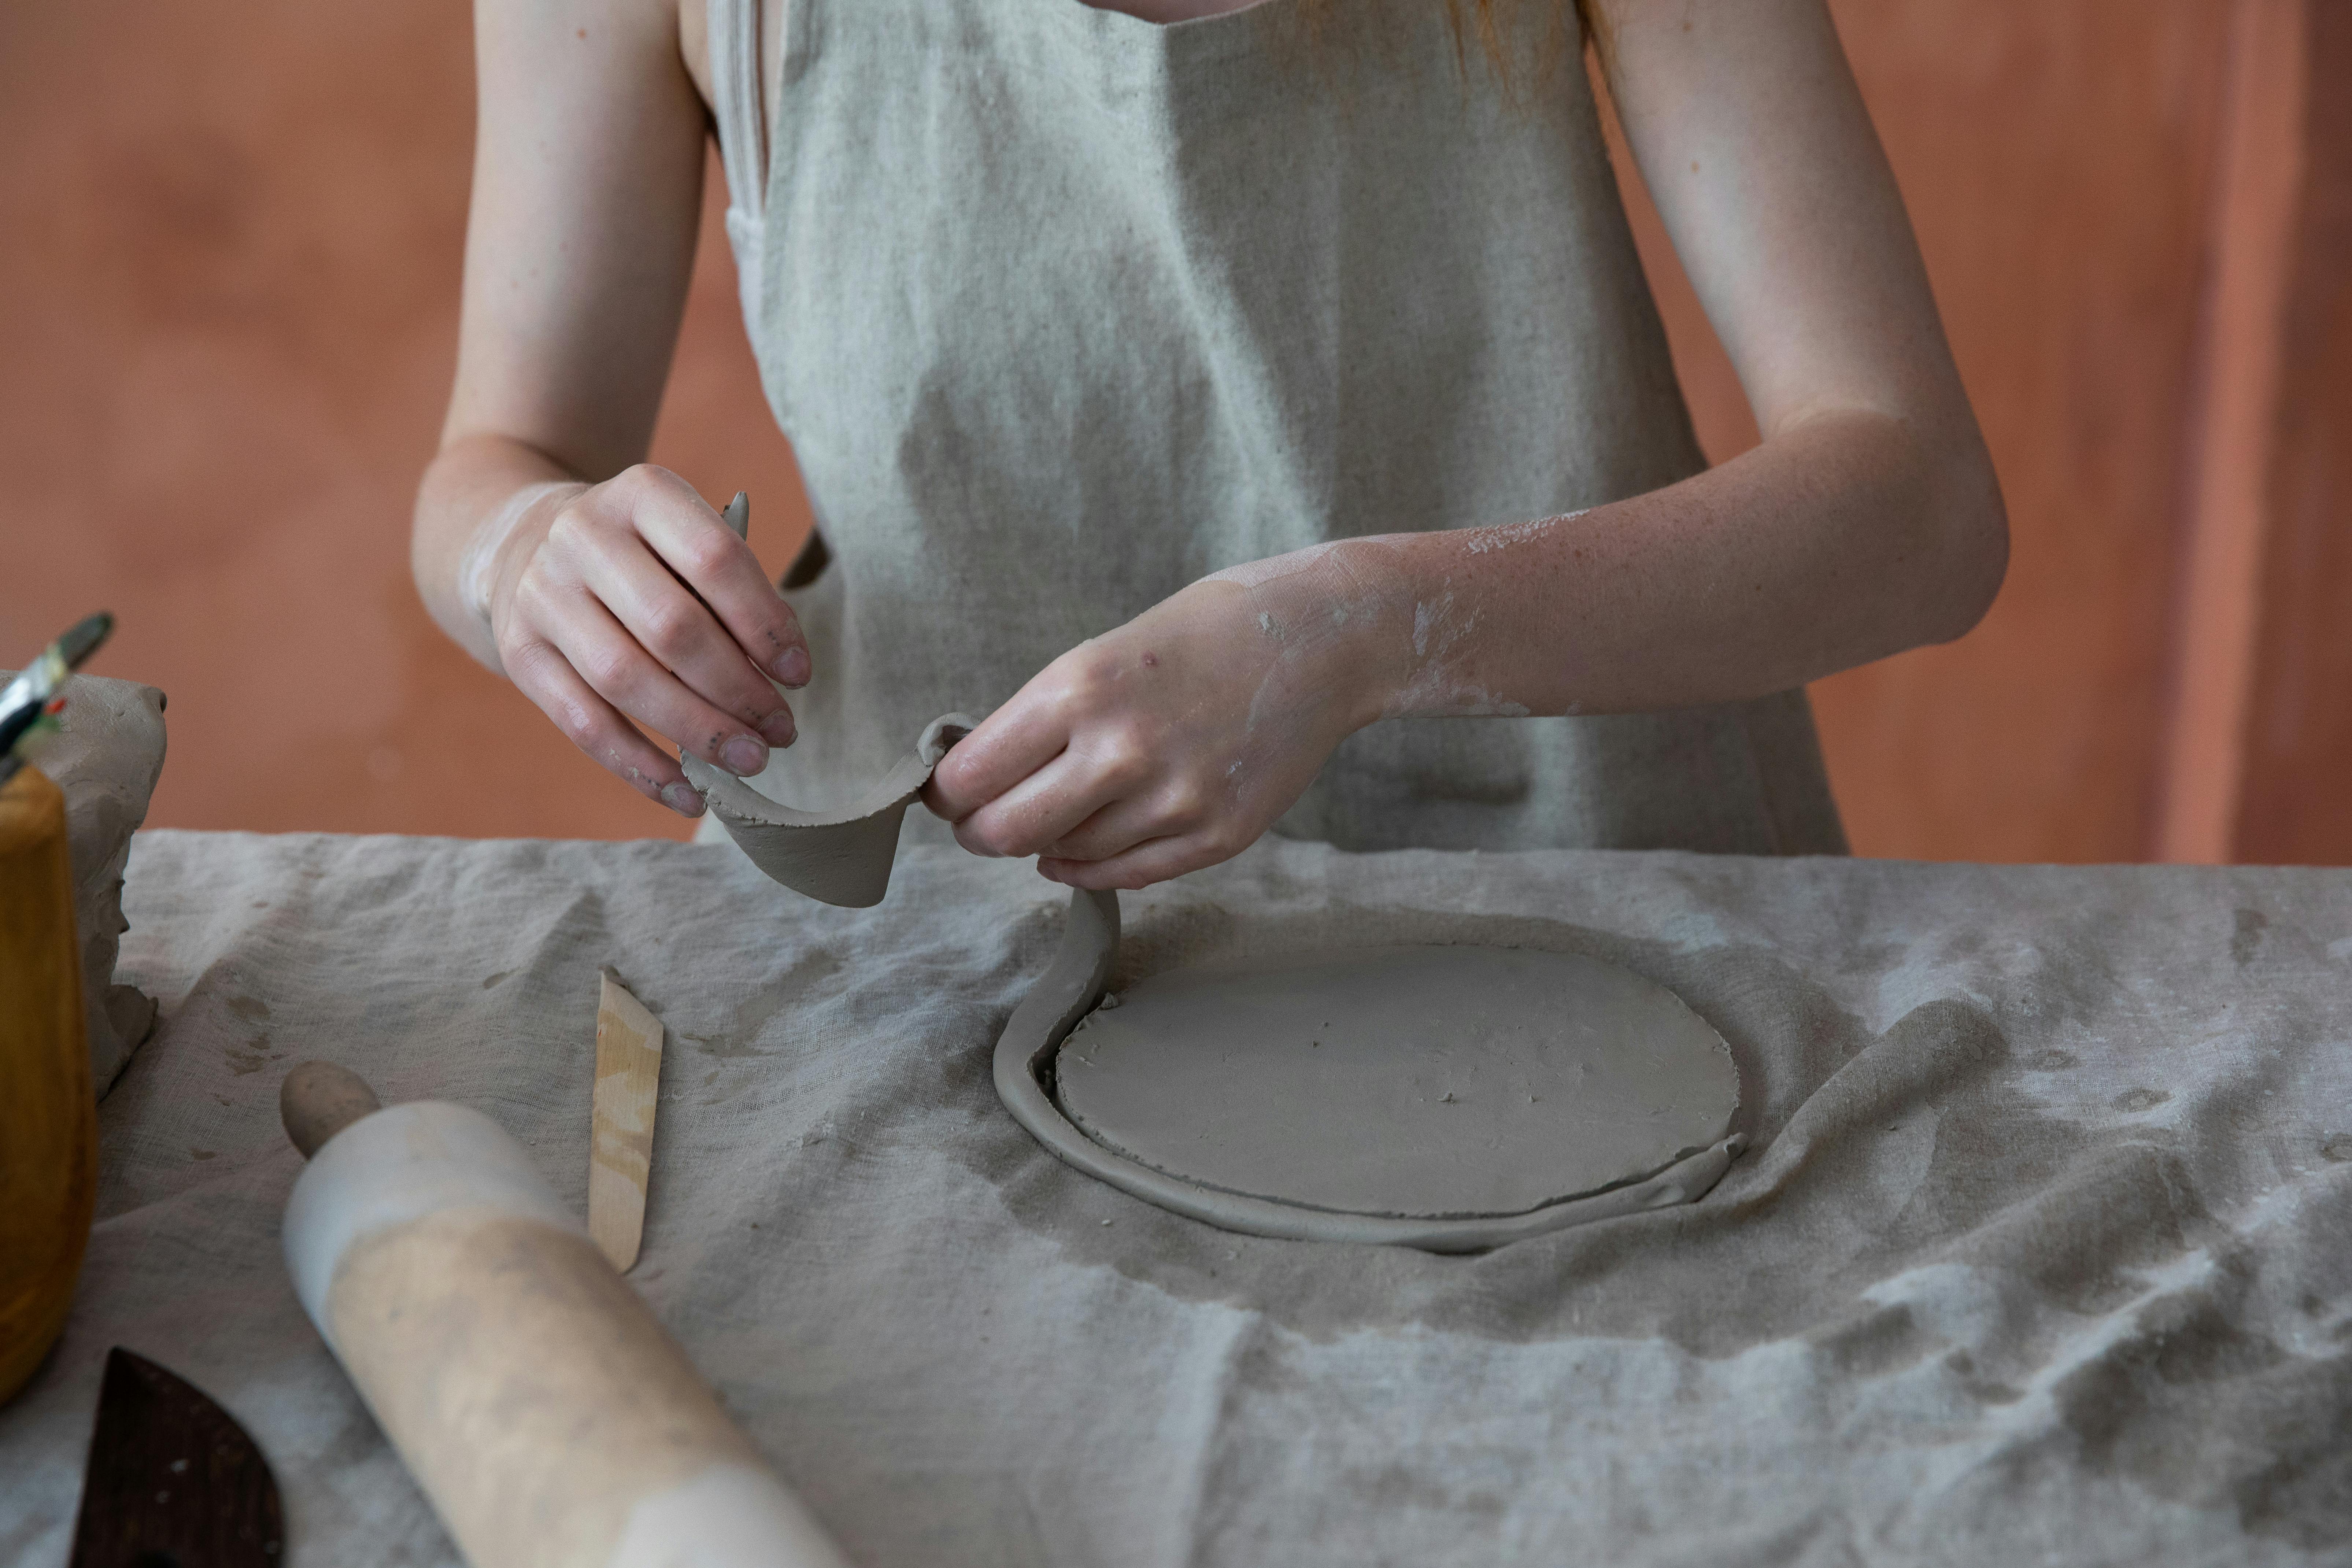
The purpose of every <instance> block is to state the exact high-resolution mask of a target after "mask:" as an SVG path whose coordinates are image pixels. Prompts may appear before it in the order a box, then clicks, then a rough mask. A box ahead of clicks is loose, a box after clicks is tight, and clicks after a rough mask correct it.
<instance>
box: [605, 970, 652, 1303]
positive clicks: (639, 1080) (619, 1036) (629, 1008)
mask: <svg viewBox="0 0 2352 1568" xmlns="http://www.w3.org/2000/svg"><path fill="white" fill-rule="evenodd" d="M661 1058H662V1026H661V1022H660V1020H658V1019H656V1017H655V1016H653V1015H652V1014H651V1013H648V1012H646V1009H645V1006H644V1005H643V1004H641V1003H639V1002H638V1000H637V999H636V998H635V996H632V995H630V994H629V993H628V990H627V988H626V987H625V986H623V985H622V984H621V981H620V977H619V976H618V975H616V974H614V973H613V972H612V971H611V970H609V969H608V970H606V971H604V979H603V983H602V988H601V989H600V990H599V991H598V993H597V996H596V1092H595V1103H594V1110H593V1118H592V1121H591V1124H590V1136H589V1143H588V1234H589V1235H590V1236H593V1237H595V1238H596V1245H597V1247H600V1248H602V1249H603V1251H604V1257H605V1258H606V1259H608V1260H609V1261H610V1262H611V1263H612V1265H613V1267H614V1268H615V1269H617V1270H618V1271H619V1272H621V1273H623V1274H626V1273H627V1272H628V1271H629V1269H630V1268H631V1266H633V1265H634V1264H635V1262H636V1261H637V1245H638V1243H639V1242H640V1241H642V1240H643V1239H644V1237H645V1231H646V1178H647V1176H649V1175H650V1174H651V1173H652V1171H653V1161H654V1111H655V1110H656V1108H657V1107H658V1106H659V1105H660V1103H661Z"/></svg>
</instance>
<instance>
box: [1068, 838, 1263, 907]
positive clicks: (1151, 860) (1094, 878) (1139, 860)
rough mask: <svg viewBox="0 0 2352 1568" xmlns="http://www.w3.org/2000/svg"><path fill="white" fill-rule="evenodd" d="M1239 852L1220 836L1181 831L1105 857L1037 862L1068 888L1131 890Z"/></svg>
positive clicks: (1228, 857)
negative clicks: (1181, 832) (1103, 858)
mask: <svg viewBox="0 0 2352 1568" xmlns="http://www.w3.org/2000/svg"><path fill="white" fill-rule="evenodd" d="M1240 853H1241V847H1228V846H1227V845H1226V844H1225V843H1224V842H1223V840H1222V839H1220V838H1218V837H1215V836H1213V835H1211V834H1207V833H1183V834H1177V835H1174V836H1171V837H1165V838H1148V839H1146V840H1144V841H1143V842H1142V843H1140V844H1139V845H1137V846H1135V847H1133V848H1132V849H1129V850H1127V851H1126V852H1125V853H1123V854H1119V855H1114V856H1112V857H1111V858H1109V859H1108V860H1065V859H1057V858H1051V857H1047V858H1041V859H1040V860H1039V861H1038V862H1037V871H1038V874H1039V875H1040V876H1043V877H1045V878H1046V879H1048V880H1051V881H1055V882H1059V883H1061V884H1062V885H1063V886H1064V887H1068V888H1085V889H1090V890H1092V891H1097V892H1099V891H1102V890H1104V889H1110V888H1123V889H1128V890H1129V891H1130V892H1131V891H1133V890H1134V889H1139V888H1148V887H1150V886H1151V885H1152V884H1153V883H1154V882H1164V881H1166V880H1168V879H1170V878H1171V877H1181V876H1182V875H1184V874H1185V873H1186V872H1187V871H1197V870H1199V869H1201V868H1202V867H1203V866H1213V865H1215V864H1217V862H1219V861H1220V860H1230V859H1232V858H1234V856H1235V855H1238V854H1240Z"/></svg>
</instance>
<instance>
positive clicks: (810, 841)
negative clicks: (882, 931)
mask: <svg viewBox="0 0 2352 1568" xmlns="http://www.w3.org/2000/svg"><path fill="white" fill-rule="evenodd" d="M973 722H974V721H972V720H970V719H967V718H965V717H964V716H963V715H962V714H961V713H944V714H941V715H940V717H939V718H937V719H934V720H932V721H930V722H929V724H926V725H925V726H923V732H922V735H921V736H920V737H919V739H917V741H916V742H915V749H914V751H913V752H911V753H910V754H908V756H907V757H906V758H904V759H903V760H901V761H900V762H899V763H898V766H897V767H894V768H892V769H891V770H890V771H889V772H888V773H886V774H884V775H883V778H882V782H881V783H879V784H876V785H875V786H874V787H873V788H872V789H870V790H867V791H866V794H865V795H863V796H862V797H861V798H860V799H859V800H858V801H857V803H856V805H851V806H849V807H847V808H846V809H844V810H839V811H800V810H796V809H795V808H793V807H792V806H789V805H783V804H782V803H781V802H778V801H773V800H770V799H769V798H768V797H767V796H766V795H761V793H760V792H759V791H758V790H755V789H753V788H752V787H751V785H750V784H745V783H744V782H743V781H742V780H741V779H739V778H737V777H736V776H735V775H734V774H732V773H722V772H721V771H719V769H717V768H714V767H712V766H711V765H710V764H709V763H706V762H704V761H703V760H702V759H701V758H699V757H697V756H693V755H690V754H688V753H687V752H679V753H678V759H677V760H678V763H679V764H680V765H681V766H682V767H684V768H685V770H686V782H687V783H688V784H692V785H693V786H694V787H695V789H696V790H698V792H700V794H701V795H702V798H703V802H704V804H706V805H709V807H710V814H711V815H712V816H716V817H717V818H718V819H719V823H720V825H721V826H724V827H725V828H726V829H727V832H728V835H729V837H732V838H733V839H734V840H735V842H736V843H737V844H738V845H739V846H740V847H741V848H742V850H743V853H744V854H746V855H749V856H750V857H751V864H753V865H754V866H757V867H758V868H760V869H761V870H762V871H765V872H766V873H767V874H768V875H769V876H771V877H772V878H774V879H776V880H777V881H779V882H782V884H783V885H784V886H785V887H787V888H790V889H793V891H794V892H796V893H805V894H807V895H808V896H809V897H810V898H812V899H818V900H823V901H824V902H825V903H828V904H839V905H840V906H842V907H843V908H844V909H852V910H862V909H866V908H868V907H869V906H871V905H874V904H878V903H880V902H881V901H882V895H883V894H884V893H886V892H887V891H888V890H889V888H890V861H891V859H892V858H893V857H894V856H896V855H897V854H898V823H899V820H900V818H902V817H904V816H906V815H907V803H908V802H909V801H911V800H913V799H914V798H915V795H916V793H917V792H918V791H919V790H920V789H921V788H922V787H923V785H924V784H926V783H928V782H929V779H930V776H931V770H932V769H933V768H936V767H938V766H939V765H940V758H941V757H944V756H946V755H947V754H948V748H949V747H950V746H952V745H954V744H955V743H956V742H958V741H961V740H962V739H963V738H964V737H965V736H966V735H968V734H970V733H971V729H972V725H973Z"/></svg>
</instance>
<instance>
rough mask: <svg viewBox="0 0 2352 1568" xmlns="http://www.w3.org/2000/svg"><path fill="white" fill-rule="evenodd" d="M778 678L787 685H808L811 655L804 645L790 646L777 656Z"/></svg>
mask: <svg viewBox="0 0 2352 1568" xmlns="http://www.w3.org/2000/svg"><path fill="white" fill-rule="evenodd" d="M774 668H775V671H776V679H778V680H781V681H782V682H783V683H784V684H785V685H786V686H806V685H807V684H808V681H809V656H808V649H806V648H804V647H788V648H786V649H784V651H783V652H782V653H780V654H778V655H777V656H776V662H775V666H774Z"/></svg>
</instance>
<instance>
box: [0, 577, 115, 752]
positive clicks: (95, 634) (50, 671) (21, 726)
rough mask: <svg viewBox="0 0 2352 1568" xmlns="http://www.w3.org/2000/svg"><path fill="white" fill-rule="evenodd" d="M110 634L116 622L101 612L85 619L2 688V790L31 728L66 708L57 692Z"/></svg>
mask: <svg viewBox="0 0 2352 1568" xmlns="http://www.w3.org/2000/svg"><path fill="white" fill-rule="evenodd" d="M113 630H114V617H113V616H110V615H109V614H107V613H106V612H105V611H104V610H100V612H99V613H98V614H96V615H94V616H84V617H83V618H82V619H80V620H79V621H76V622H75V623H74V624H73V625H72V626H69V627H68V628H67V629H66V634H65V635H64V636H63V637H59V638H58V640H57V641H55V642H53V643H51V644H50V645H49V646H48V647H46V648H44V649H42V650H41V654H40V657H39V658H36V659H34V660H33V662H32V663H30V664H28V665H26V667H25V668H24V669H23V670H22V671H20V672H19V673H18V674H17V676H16V679H14V680H12V681H10V682H9V683H8V684H7V685H6V686H5V687H0V785H5V784H7V782H8V781H9V780H10V779H12V778H15V777H16V770H17V769H18V768H21V767H23V766H24V765H25V756H24V752H23V751H22V750H21V746H22V743H23V742H24V741H25V740H26V737H27V736H28V735H30V734H31V733H32V731H33V730H34V728H35V726H37V725H38V724H39V723H40V722H41V721H43V720H45V719H47V718H50V717H52V716H54V715H55V714H56V713H57V712H58V710H59V709H61V708H63V707H64V706H65V702H66V700H65V698H64V697H63V696H61V695H59V689H60V688H62V687H63V686H64V685H65V683H66V677H68V676H69V675H71V674H72V673H73V672H74V670H75V669H76V668H78V667H79V665H80V664H81V663H82V661H83V660H84V659H87V658H89V656H90V655H91V654H93V653H96V652H97V651H98V645H99V644H100V643H102V642H104V641H105V640H106V639H107V637H108V635H109V634H110V633H111V632H112V631H113Z"/></svg>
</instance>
